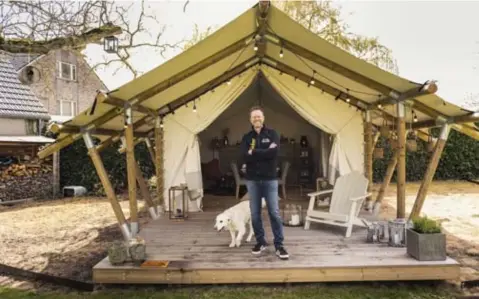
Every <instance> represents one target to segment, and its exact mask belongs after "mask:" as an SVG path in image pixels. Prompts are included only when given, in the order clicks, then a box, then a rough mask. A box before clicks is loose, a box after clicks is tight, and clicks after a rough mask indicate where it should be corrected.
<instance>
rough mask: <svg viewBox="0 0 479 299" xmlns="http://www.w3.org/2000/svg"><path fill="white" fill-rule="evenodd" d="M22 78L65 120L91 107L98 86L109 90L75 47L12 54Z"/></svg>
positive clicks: (57, 170)
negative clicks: (42, 52)
mask: <svg viewBox="0 0 479 299" xmlns="http://www.w3.org/2000/svg"><path fill="white" fill-rule="evenodd" d="M9 56H10V61H11V63H12V65H13V66H14V68H15V70H16V72H17V76H18V78H19V79H20V81H21V82H22V83H23V84H24V85H25V86H28V87H29V88H30V89H31V90H32V92H33V93H34V95H35V96H36V97H37V98H38V99H39V101H40V102H41V104H42V105H43V106H44V107H45V108H46V111H47V112H48V114H49V115H50V121H51V122H55V123H63V122H65V121H67V120H69V119H70V118H72V117H74V116H76V115H78V114H79V113H80V112H82V111H84V110H85V109H87V108H88V107H89V106H90V105H91V104H92V102H93V101H94V99H95V97H96V94H97V91H98V90H104V91H105V90H107V87H106V86H105V84H104V83H103V82H102V81H101V80H100V78H99V77H98V75H97V74H96V73H95V71H94V70H93V69H92V68H91V67H90V66H89V65H88V63H87V62H86V60H85V59H84V58H83V57H82V56H81V55H79V54H78V53H76V52H74V51H69V50H55V51H51V52H49V53H48V54H35V53H16V54H9ZM53 167H54V174H55V176H54V191H53V192H54V196H57V195H58V194H59V191H60V156H59V152H57V153H55V154H54V156H53Z"/></svg>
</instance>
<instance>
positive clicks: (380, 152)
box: [373, 147, 384, 159]
mask: <svg viewBox="0 0 479 299" xmlns="http://www.w3.org/2000/svg"><path fill="white" fill-rule="evenodd" d="M373 155H374V158H375V159H382V158H384V149H383V148H380V147H376V148H375V149H374V151H373Z"/></svg>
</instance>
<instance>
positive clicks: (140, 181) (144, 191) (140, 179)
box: [135, 163, 158, 219]
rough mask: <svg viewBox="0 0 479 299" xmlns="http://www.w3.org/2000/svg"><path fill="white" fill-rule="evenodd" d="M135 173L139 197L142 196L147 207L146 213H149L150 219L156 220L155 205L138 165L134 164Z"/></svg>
mask: <svg viewBox="0 0 479 299" xmlns="http://www.w3.org/2000/svg"><path fill="white" fill-rule="evenodd" d="M135 173H136V181H137V182H138V186H139V187H140V192H141V195H142V196H143V199H144V200H145V201H146V203H147V205H148V213H150V217H151V218H152V219H157V218H158V214H156V209H155V204H154V203H153V200H152V199H151V196H150V190H148V185H147V184H146V182H145V178H144V177H143V174H142V171H141V168H140V165H138V163H136V169H135Z"/></svg>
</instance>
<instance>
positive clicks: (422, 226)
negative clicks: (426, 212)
mask: <svg viewBox="0 0 479 299" xmlns="http://www.w3.org/2000/svg"><path fill="white" fill-rule="evenodd" d="M412 229H413V230H414V231H415V232H417V233H419V234H439V233H441V226H440V225H439V224H438V222H436V221H434V220H432V219H429V218H427V216H424V217H417V218H415V219H413V228H412Z"/></svg>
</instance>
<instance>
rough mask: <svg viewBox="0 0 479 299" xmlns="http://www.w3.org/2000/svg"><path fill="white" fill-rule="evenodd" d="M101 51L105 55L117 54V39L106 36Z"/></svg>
mask: <svg viewBox="0 0 479 299" xmlns="http://www.w3.org/2000/svg"><path fill="white" fill-rule="evenodd" d="M103 50H105V52H107V53H116V52H118V38H117V37H116V36H107V37H105V38H104V40H103Z"/></svg>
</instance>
